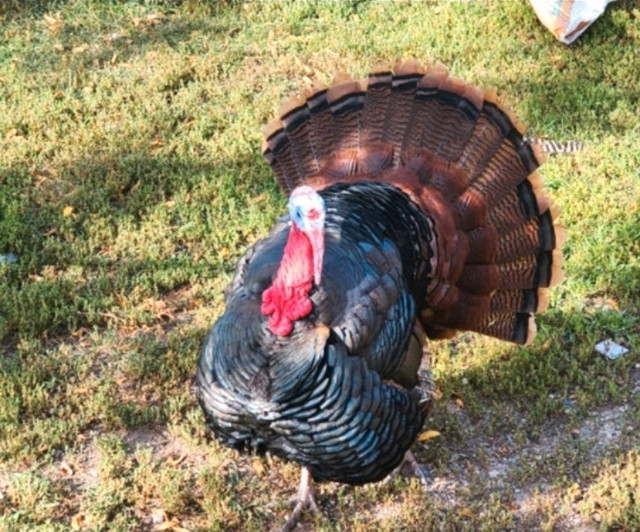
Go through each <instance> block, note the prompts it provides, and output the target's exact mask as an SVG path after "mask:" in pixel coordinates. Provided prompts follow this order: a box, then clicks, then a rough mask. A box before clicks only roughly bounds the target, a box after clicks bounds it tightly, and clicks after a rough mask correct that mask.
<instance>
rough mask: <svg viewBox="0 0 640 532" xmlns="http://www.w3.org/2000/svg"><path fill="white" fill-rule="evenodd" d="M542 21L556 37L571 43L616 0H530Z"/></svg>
mask: <svg viewBox="0 0 640 532" xmlns="http://www.w3.org/2000/svg"><path fill="white" fill-rule="evenodd" d="M529 1H530V2H531V5H532V6H533V10H534V11H535V12H536V15H538V18H539V19H540V22H542V24H544V25H545V26H546V27H547V28H548V29H549V30H550V31H551V33H553V34H554V35H555V36H556V38H557V39H558V40H559V41H561V42H563V43H565V44H571V43H572V42H573V41H575V40H576V39H577V38H578V37H579V36H580V35H581V34H582V32H583V31H584V30H586V29H587V28H588V27H589V26H590V25H591V23H592V22H594V21H595V20H596V19H597V18H598V17H599V16H600V15H602V13H604V10H605V8H606V7H607V4H609V3H610V2H613V1H614V0H529Z"/></svg>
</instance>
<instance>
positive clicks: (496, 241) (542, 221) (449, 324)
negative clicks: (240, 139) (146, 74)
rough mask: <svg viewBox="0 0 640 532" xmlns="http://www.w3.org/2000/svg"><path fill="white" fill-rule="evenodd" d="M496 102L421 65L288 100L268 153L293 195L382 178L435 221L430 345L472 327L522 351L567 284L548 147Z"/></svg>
mask: <svg viewBox="0 0 640 532" xmlns="http://www.w3.org/2000/svg"><path fill="white" fill-rule="evenodd" d="M523 132H524V128H523V127H522V126H521V125H520V124H519V123H518V122H517V121H516V120H515V118H514V117H513V116H512V115H511V114H510V113H509V111H507V110H506V108H505V106H504V105H503V104H501V103H499V102H498V100H497V98H496V96H495V94H494V93H493V92H491V91H482V90H480V89H478V88H476V87H474V86H472V85H469V84H467V83H465V82H464V81H461V80H459V79H456V78H453V77H451V76H449V73H448V71H447V69H446V68H445V67H444V66H443V65H441V64H436V65H433V66H431V67H429V68H423V67H422V66H421V65H419V64H418V63H417V62H415V61H413V60H409V61H404V62H402V63H399V64H397V65H396V67H395V68H394V69H393V71H392V70H386V69H383V68H382V69H377V70H375V71H373V72H372V73H371V74H370V75H369V77H368V79H367V80H365V81H355V80H353V79H351V78H349V77H348V76H346V75H339V76H337V77H336V79H335V80H334V84H333V85H332V86H330V87H323V86H319V87H315V88H314V89H312V90H311V91H310V92H309V93H308V94H306V95H305V96H304V97H302V98H295V99H292V100H291V101H289V102H287V103H285V104H284V105H283V106H282V108H281V109H280V113H279V117H278V118H277V119H276V120H275V121H273V122H271V123H270V124H268V125H267V126H266V128H265V143H264V146H263V153H264V155H265V157H266V159H267V160H268V161H269V163H270V165H271V166H272V168H273V170H274V172H275V174H276V178H277V180H278V183H279V184H280V186H281V187H282V188H283V189H285V190H292V189H293V188H294V187H296V186H298V185H300V184H302V183H305V184H307V185H310V186H313V187H315V188H317V189H320V188H324V187H326V186H328V185H330V184H333V183H336V182H355V181H383V182H387V183H389V184H392V185H395V186H397V187H398V188H400V189H402V190H404V191H405V192H406V193H407V194H409V196H410V197H411V198H412V199H413V200H414V201H415V202H416V203H417V204H418V205H419V206H420V207H421V209H422V210H423V212H424V213H425V215H426V216H427V217H429V218H430V219H431V220H432V223H433V226H434V228H435V229H434V231H435V234H436V235H440V237H439V238H438V237H436V238H434V239H433V241H429V243H428V245H429V247H430V248H431V251H432V255H433V257H434V259H433V260H432V264H431V269H432V271H431V273H430V278H429V283H428V286H427V289H426V293H425V294H424V299H423V300H422V301H421V302H419V303H420V305H419V306H420V308H422V309H423V310H422V313H421V321H422V323H423V325H424V328H425V330H426V331H427V333H428V334H429V336H431V337H447V336H451V335H452V334H454V333H455V331H456V330H460V329H468V330H474V331H478V332H481V333H483V334H488V335H491V336H495V337H498V338H502V339H506V340H511V341H514V342H517V343H527V342H529V341H531V339H532V338H533V335H534V334H535V323H534V320H533V314H534V313H535V312H537V311H540V310H542V309H544V308H545V307H546V305H547V295H546V288H548V287H550V286H553V285H554V284H556V283H558V282H559V281H560V280H561V278H562V267H561V262H562V261H561V253H560V251H559V247H560V245H561V243H562V239H563V234H564V233H563V229H562V228H561V227H559V226H557V225H556V222H555V219H556V218H557V214H558V212H557V209H556V208H555V207H554V206H553V205H552V203H551V201H550V200H549V199H548V198H547V196H546V194H545V193H544V190H543V187H542V181H541V179H540V177H539V175H538V174H537V172H536V169H537V168H538V167H539V165H540V164H541V162H542V161H543V158H544V156H543V154H542V150H541V149H540V147H539V146H537V145H535V144H533V145H532V144H531V143H529V142H527V141H525V139H524V138H523Z"/></svg>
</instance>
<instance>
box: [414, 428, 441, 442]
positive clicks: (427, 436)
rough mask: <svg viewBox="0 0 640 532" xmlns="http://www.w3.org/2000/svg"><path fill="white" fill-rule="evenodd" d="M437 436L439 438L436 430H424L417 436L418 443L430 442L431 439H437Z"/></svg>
mask: <svg viewBox="0 0 640 532" xmlns="http://www.w3.org/2000/svg"><path fill="white" fill-rule="evenodd" d="M438 436H440V432H439V431H437V430H425V431H424V432H421V433H420V435H419V436H418V441H421V442H422V441H427V440H432V439H433V438H437V437H438Z"/></svg>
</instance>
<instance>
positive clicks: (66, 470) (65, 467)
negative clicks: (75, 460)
mask: <svg viewBox="0 0 640 532" xmlns="http://www.w3.org/2000/svg"><path fill="white" fill-rule="evenodd" d="M60 472H61V473H62V474H63V475H66V476H68V477H70V476H72V475H73V467H71V465H69V464H68V463H67V462H62V463H61V464H60Z"/></svg>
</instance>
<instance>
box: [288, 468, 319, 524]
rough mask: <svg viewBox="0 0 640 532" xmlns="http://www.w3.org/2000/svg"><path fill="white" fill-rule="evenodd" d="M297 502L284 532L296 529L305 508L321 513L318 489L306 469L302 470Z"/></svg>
mask: <svg viewBox="0 0 640 532" xmlns="http://www.w3.org/2000/svg"><path fill="white" fill-rule="evenodd" d="M295 501H296V504H295V506H294V507H293V512H291V515H290V516H289V519H287V522H286V523H285V524H284V526H283V527H282V532H290V531H291V530H293V529H294V528H295V526H296V525H297V524H298V521H299V520H300V516H301V515H302V511H303V510H304V509H305V508H309V510H310V511H311V512H313V513H316V512H318V511H319V509H318V503H317V502H316V487H315V486H314V484H313V479H312V478H311V473H310V472H309V470H308V469H307V468H306V467H303V468H302V474H301V475H300V487H299V488H298V496H297V497H296V499H295Z"/></svg>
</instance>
